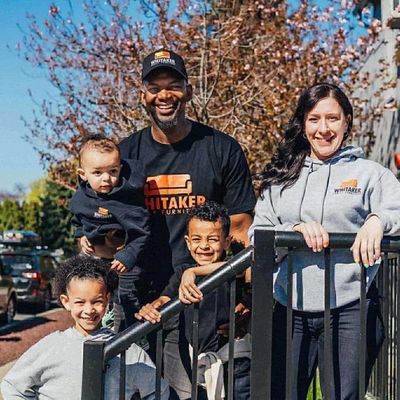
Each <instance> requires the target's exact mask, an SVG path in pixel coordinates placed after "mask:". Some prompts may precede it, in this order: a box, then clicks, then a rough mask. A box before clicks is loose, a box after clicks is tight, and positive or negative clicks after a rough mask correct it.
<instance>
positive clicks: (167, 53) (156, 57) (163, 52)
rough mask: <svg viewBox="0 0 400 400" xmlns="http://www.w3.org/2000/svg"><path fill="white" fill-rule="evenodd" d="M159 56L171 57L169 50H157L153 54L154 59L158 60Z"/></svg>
mask: <svg viewBox="0 0 400 400" xmlns="http://www.w3.org/2000/svg"><path fill="white" fill-rule="evenodd" d="M160 58H171V55H170V53H169V51H165V50H161V51H157V53H155V54H154V59H155V60H158V59H160Z"/></svg>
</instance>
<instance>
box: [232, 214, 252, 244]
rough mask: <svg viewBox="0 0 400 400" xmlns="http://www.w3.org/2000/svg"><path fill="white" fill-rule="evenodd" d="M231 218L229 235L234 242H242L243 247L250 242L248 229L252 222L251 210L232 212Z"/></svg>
mask: <svg viewBox="0 0 400 400" xmlns="http://www.w3.org/2000/svg"><path fill="white" fill-rule="evenodd" d="M230 219H231V232H230V233H231V235H232V239H233V241H234V242H237V243H242V244H243V245H244V247H247V246H248V245H249V244H250V241H249V237H248V230H249V228H250V225H251V224H252V222H253V216H252V214H251V212H248V213H241V214H234V215H231V216H230Z"/></svg>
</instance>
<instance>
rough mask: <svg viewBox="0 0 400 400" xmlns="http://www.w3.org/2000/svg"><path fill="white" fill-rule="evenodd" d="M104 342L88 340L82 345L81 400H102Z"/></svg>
mask: <svg viewBox="0 0 400 400" xmlns="http://www.w3.org/2000/svg"><path fill="white" fill-rule="evenodd" d="M104 345H105V342H104V341H94V340H88V341H86V342H85V343H84V345H83V374H82V399H85V400H103V397H104V368H103V363H104Z"/></svg>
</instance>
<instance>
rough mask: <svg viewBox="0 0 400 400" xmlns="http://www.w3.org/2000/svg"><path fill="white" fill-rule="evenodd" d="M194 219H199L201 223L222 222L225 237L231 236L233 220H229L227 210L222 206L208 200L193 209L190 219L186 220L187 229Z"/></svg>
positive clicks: (190, 211)
mask: <svg viewBox="0 0 400 400" xmlns="http://www.w3.org/2000/svg"><path fill="white" fill-rule="evenodd" d="M194 218H196V219H199V220H200V221H210V222H217V221H218V220H221V223H222V229H223V232H224V235H225V237H227V236H228V235H229V230H230V228H231V220H230V218H229V214H228V210H227V208H226V207H225V206H223V205H222V204H219V203H217V202H215V201H212V200H208V201H206V202H205V203H203V204H200V205H198V206H196V207H193V208H191V209H190V210H189V212H188V218H187V220H186V229H188V228H189V222H190V221H191V220H192V219H194Z"/></svg>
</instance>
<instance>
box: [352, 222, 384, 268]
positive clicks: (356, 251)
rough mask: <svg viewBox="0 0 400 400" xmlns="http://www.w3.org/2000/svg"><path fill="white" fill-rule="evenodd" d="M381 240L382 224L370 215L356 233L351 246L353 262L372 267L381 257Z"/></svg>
mask: <svg viewBox="0 0 400 400" xmlns="http://www.w3.org/2000/svg"><path fill="white" fill-rule="evenodd" d="M382 238H383V225H382V222H381V220H380V219H379V217H378V216H377V215H371V216H370V217H369V218H368V219H367V220H366V221H365V222H364V225H363V226H362V227H361V228H360V230H359V231H358V233H357V236H356V238H355V240H354V243H353V245H352V246H351V251H352V252H353V258H354V261H355V262H356V263H359V262H362V263H363V264H364V266H366V267H368V266H373V265H374V264H375V262H376V260H378V259H379V257H380V256H381V241H382Z"/></svg>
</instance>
